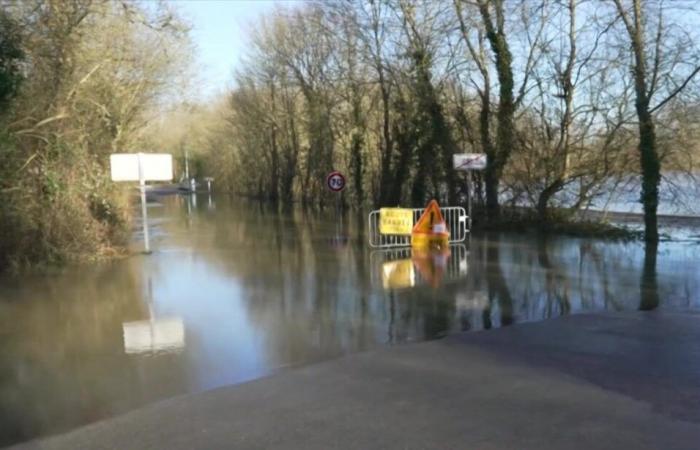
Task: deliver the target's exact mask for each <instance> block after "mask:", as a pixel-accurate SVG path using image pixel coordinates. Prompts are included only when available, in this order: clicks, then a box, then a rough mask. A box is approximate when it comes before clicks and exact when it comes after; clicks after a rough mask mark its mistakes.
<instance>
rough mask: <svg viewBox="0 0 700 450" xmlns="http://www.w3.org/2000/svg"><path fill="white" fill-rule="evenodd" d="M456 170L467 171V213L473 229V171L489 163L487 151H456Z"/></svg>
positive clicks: (453, 161) (453, 158)
mask: <svg viewBox="0 0 700 450" xmlns="http://www.w3.org/2000/svg"><path fill="white" fill-rule="evenodd" d="M452 163H453V165H454V168H455V170H462V171H465V172H467V214H468V215H469V229H470V230H471V229H472V171H474V170H484V169H485V168H486V164H487V163H488V161H487V158H486V154H485V153H456V154H454V155H452Z"/></svg>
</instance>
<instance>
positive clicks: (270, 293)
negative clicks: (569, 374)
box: [0, 196, 700, 446]
mask: <svg viewBox="0 0 700 450" xmlns="http://www.w3.org/2000/svg"><path fill="white" fill-rule="evenodd" d="M160 202H161V203H159V204H151V205H150V207H149V214H150V215H151V217H152V220H151V225H152V235H153V243H152V246H153V248H154V250H155V251H154V253H153V254H151V255H147V256H146V255H140V254H136V255H135V256H132V257H130V258H127V259H124V260H121V261H116V262H113V263H109V264H99V265H97V264H96V265H93V266H89V267H78V268H69V269H66V270H63V271H61V272H59V273H53V274H50V275H32V276H22V277H5V278H2V279H0V446H4V445H8V444H11V443H13V442H19V441H23V440H28V439H32V438H36V437H40V436H44V435H47V434H51V433H57V432H62V431H66V430H69V429H72V428H75V427H78V426H81V425H84V424H86V423H89V422H93V421H96V420H100V419H103V418H106V417H109V416H113V415H116V414H119V413H122V412H125V411H128V410H130V409H134V408H137V407H139V406H141V405H144V404H147V403H149V402H153V401H156V400H159V399H163V398H167V397H170V396H174V395H179V394H183V393H188V392H196V391H201V390H205V389H210V388H214V387H217V386H222V385H227V384H231V383H240V382H243V381H246V380H251V379H255V378H259V377H262V376H265V375H268V374H271V373H273V372H275V371H278V370H280V369H282V368H285V367H290V366H294V365H299V364H307V363H310V362H313V361H318V360H322V359H327V358H332V357H337V356H340V355H342V354H344V353H347V352H355V351H362V350H366V349H369V348H373V347H376V346H381V345H391V344H397V343H405V342H412V341H422V340H427V339H435V338H439V337H441V336H445V335H447V334H450V333H455V332H459V331H464V330H480V329H484V328H492V327H498V326H503V325H508V324H511V323H517V322H523V321H534V320H543V319H547V318H551V317H556V316H559V315H561V314H569V313H580V312H595V311H602V310H612V311H616V310H625V309H638V308H639V307H640V304H642V305H645V304H646V306H649V302H650V299H651V305H652V306H655V304H656V303H658V306H659V307H660V308H667V309H674V310H689V309H700V273H699V271H698V267H700V266H698V262H700V245H698V243H697V242H692V241H691V242H666V243H662V244H661V245H660V246H659V249H658V254H657V255H656V258H655V259H654V258H651V257H650V255H649V254H647V255H646V256H647V257H646V258H645V254H644V247H643V245H641V244H638V243H628V244H623V243H611V242H604V241H595V240H584V239H572V238H564V237H550V238H544V237H538V236H534V235H518V234H489V235H476V236H473V237H472V238H471V240H470V241H469V242H466V243H465V244H464V245H462V246H454V247H452V249H451V251H450V252H449V253H448V254H443V255H433V256H425V255H416V254H412V253H411V252H410V251H406V250H396V251H371V250H370V249H369V248H368V246H367V244H366V238H365V237H364V236H363V232H364V231H363V226H364V223H365V217H361V216H355V215H350V216H344V217H342V218H340V217H339V216H338V215H336V214H333V213H326V214H320V215H319V214H312V215H308V214H304V213H303V212H302V211H300V210H295V211H293V212H287V213H277V212H276V211H272V210H270V209H266V208H262V207H260V206H259V205H256V204H245V203H241V202H234V201H232V200H229V199H226V198H219V199H216V200H215V199H210V198H208V197H206V196H200V197H197V198H195V197H191V198H187V197H164V198H162V199H160ZM136 239H137V241H136V242H135V243H134V245H135V247H138V245H139V242H138V235H137V237H136Z"/></svg>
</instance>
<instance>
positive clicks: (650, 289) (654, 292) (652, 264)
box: [639, 241, 659, 311]
mask: <svg viewBox="0 0 700 450" xmlns="http://www.w3.org/2000/svg"><path fill="white" fill-rule="evenodd" d="M658 251H659V243H658V242H656V241H647V242H646V244H645V246H644V266H643V267H644V268H643V270H642V276H641V279H640V282H639V292H640V297H641V298H640V302H639V309H641V310H645V311H648V310H651V309H655V308H656V307H657V306H659V287H658V285H657V282H656V275H657V274H656V256H657V254H658Z"/></svg>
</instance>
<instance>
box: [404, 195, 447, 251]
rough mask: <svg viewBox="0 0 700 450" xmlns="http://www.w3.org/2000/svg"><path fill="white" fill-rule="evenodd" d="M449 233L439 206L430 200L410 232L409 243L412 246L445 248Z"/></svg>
mask: <svg viewBox="0 0 700 450" xmlns="http://www.w3.org/2000/svg"><path fill="white" fill-rule="evenodd" d="M449 241H450V233H449V231H447V223H445V219H444V218H443V217H442V213H441V212H440V206H439V205H438V203H437V202H436V201H435V200H431V201H430V203H428V206H427V207H426V208H425V211H423V215H421V216H420V218H419V219H418V222H416V225H415V226H414V227H413V231H412V232H411V245H412V246H413V247H414V248H436V249H444V248H447V246H448V245H449Z"/></svg>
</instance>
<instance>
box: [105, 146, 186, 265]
mask: <svg viewBox="0 0 700 450" xmlns="http://www.w3.org/2000/svg"><path fill="white" fill-rule="evenodd" d="M109 162H110V169H111V175H112V181H138V182H139V188H140V191H141V215H142V217H143V242H144V249H145V252H146V253H150V252H151V249H150V244H149V241H148V215H147V213H146V181H171V180H172V179H173V156H172V155H170V154H167V153H115V154H113V155H110V157H109Z"/></svg>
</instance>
